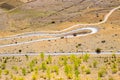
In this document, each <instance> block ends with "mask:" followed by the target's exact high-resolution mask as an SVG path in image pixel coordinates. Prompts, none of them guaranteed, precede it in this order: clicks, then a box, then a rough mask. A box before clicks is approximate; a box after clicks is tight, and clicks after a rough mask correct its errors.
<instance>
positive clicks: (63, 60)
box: [0, 54, 119, 80]
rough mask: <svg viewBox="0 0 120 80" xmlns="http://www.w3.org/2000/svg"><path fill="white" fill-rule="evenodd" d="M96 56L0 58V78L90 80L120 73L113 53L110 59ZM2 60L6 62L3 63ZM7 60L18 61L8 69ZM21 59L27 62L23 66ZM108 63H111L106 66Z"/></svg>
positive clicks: (116, 57) (17, 79) (110, 79)
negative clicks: (84, 79) (90, 79)
mask: <svg viewBox="0 0 120 80" xmlns="http://www.w3.org/2000/svg"><path fill="white" fill-rule="evenodd" d="M96 55H97V54H96ZM98 56H99V57H91V55H90V54H83V55H77V56H76V55H70V56H65V55H64V56H50V55H48V56H45V55H44V54H42V55H41V54H40V56H39V57H30V56H27V57H29V59H27V57H26V56H23V57H24V59H23V57H21V58H19V57H18V58H17V57H14V58H13V57H11V58H10V57H4V58H0V60H1V59H3V60H2V63H1V65H0V79H2V78H3V75H5V76H10V79H13V80H25V78H26V76H27V77H28V76H29V77H30V79H31V80H38V79H39V78H40V79H43V80H45V79H48V80H56V79H58V80H67V79H71V80H74V79H75V80H81V79H83V77H82V76H81V75H84V76H85V77H86V76H87V75H89V76H90V77H92V78H93V79H92V80H96V79H97V80H102V79H104V78H105V76H108V75H109V74H114V75H117V73H118V72H119V65H118V64H119V57H118V56H117V55H115V54H114V55H113V54H112V55H111V56H110V57H109V58H108V57H107V58H106V57H101V55H98ZM5 59H6V60H7V63H4V60H5ZM19 59H20V60H23V61H21V62H22V65H21V62H19ZM10 60H11V61H15V60H17V61H18V62H15V63H14V66H10V68H9V67H8V66H9V65H8V64H13V63H10V62H9V61H10ZM24 60H27V61H26V62H25V63H24ZM26 63H27V65H26ZM108 63H110V64H109V65H107V64H108ZM16 64H20V65H19V66H18V65H16ZM90 66H91V67H90ZM93 74H94V75H95V76H93ZM63 75H64V76H63ZM94 77H95V78H94ZM114 78H115V77H114V76H111V77H109V80H112V79H114ZM86 79H89V77H86ZM8 80H9V77H8Z"/></svg>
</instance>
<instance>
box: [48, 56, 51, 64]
mask: <svg viewBox="0 0 120 80" xmlns="http://www.w3.org/2000/svg"><path fill="white" fill-rule="evenodd" d="M48 62H49V63H52V57H51V56H50V55H49V56H48Z"/></svg>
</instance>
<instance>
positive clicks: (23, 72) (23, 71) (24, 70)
mask: <svg viewBox="0 0 120 80" xmlns="http://www.w3.org/2000/svg"><path fill="white" fill-rule="evenodd" d="M22 74H23V75H24V76H25V75H26V69H25V68H22Z"/></svg>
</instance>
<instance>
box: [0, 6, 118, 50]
mask: <svg viewBox="0 0 120 80" xmlns="http://www.w3.org/2000/svg"><path fill="white" fill-rule="evenodd" d="M119 8H120V6H118V7H116V8H114V9H112V10H110V12H109V13H108V14H107V15H105V17H104V19H103V21H101V22H98V23H91V24H76V25H73V26H71V27H69V28H66V29H63V30H61V31H41V32H26V33H22V34H17V35H13V36H10V37H5V38H0V41H1V40H10V39H13V38H20V37H22V38H25V37H30V36H53V37H54V38H43V39H37V40H32V41H27V42H20V43H17V44H5V45H0V48H4V47H10V46H17V45H23V44H29V43H33V42H39V41H46V40H55V39H60V35H65V34H68V33H73V32H77V31H82V30H90V31H91V32H90V33H87V34H79V35H77V36H87V35H91V34H95V33H97V32H98V29H97V28H95V26H97V25H100V24H103V23H105V22H106V21H107V20H108V18H109V17H110V15H112V13H113V12H114V11H116V10H117V9H119ZM78 26H89V27H86V28H78V29H75V30H71V29H73V28H75V27H78ZM69 30H71V31H69ZM65 31H66V32H65ZM65 37H67V38H71V37H74V36H72V35H68V36H65Z"/></svg>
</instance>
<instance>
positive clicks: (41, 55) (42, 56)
mask: <svg viewBox="0 0 120 80" xmlns="http://www.w3.org/2000/svg"><path fill="white" fill-rule="evenodd" d="M40 57H41V60H42V61H43V60H44V57H45V55H44V53H43V52H42V53H40Z"/></svg>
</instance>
